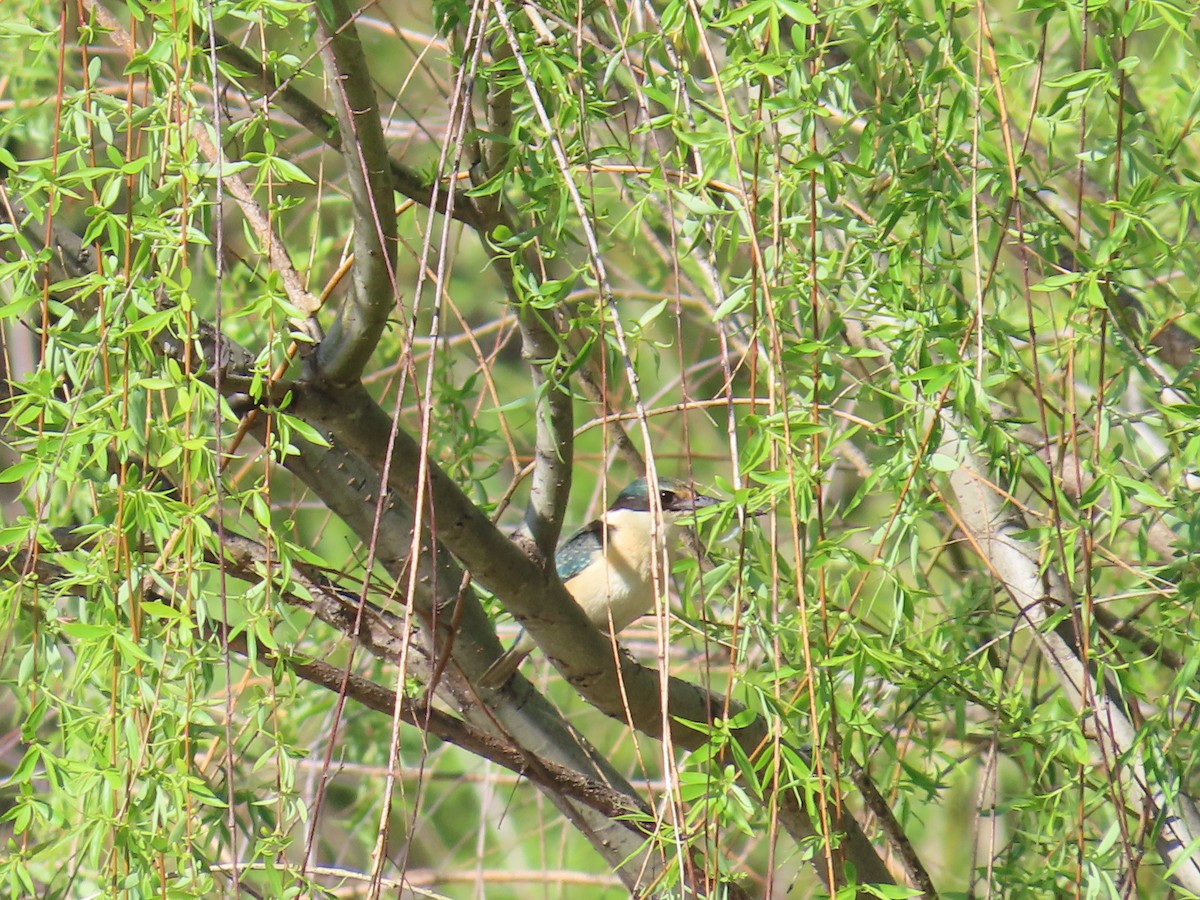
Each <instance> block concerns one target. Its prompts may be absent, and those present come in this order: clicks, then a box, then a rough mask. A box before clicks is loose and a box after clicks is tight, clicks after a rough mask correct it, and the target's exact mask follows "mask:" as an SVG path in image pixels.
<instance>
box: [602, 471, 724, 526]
mask: <svg viewBox="0 0 1200 900" xmlns="http://www.w3.org/2000/svg"><path fill="white" fill-rule="evenodd" d="M654 492H657V493H658V503H659V506H660V507H661V508H662V512H663V517H664V518H665V519H667V520H668V521H673V520H675V519H677V518H679V517H680V516H682V515H685V514H687V513H690V512H693V511H695V510H697V509H703V508H704V507H706V506H712V505H713V504H715V503H718V502H719V501H718V500H717V499H716V498H715V497H707V496H705V495H704V494H700V493H697V492H696V491H695V490H693V489H692V486H691V485H689V484H687V483H686V482H683V481H678V480H676V479H674V478H660V479H658V484H657V485H654V484H653V483H652V482H649V481H647V480H646V479H645V478H639V479H638V480H637V481H635V482H633V483H632V484H630V485H629V486H628V487H626V488H625V490H623V491H621V493H619V494H617V499H616V500H614V501H613V502H612V506H610V507H609V509H610V510H612V511H616V510H618V509H628V510H631V511H632V512H650V511H651V509H652V508H653V507H652V505H651V504H652V500H651V494H652V493H654Z"/></svg>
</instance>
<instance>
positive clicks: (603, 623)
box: [479, 478, 719, 689]
mask: <svg viewBox="0 0 1200 900" xmlns="http://www.w3.org/2000/svg"><path fill="white" fill-rule="evenodd" d="M654 489H655V490H657V492H658V503H659V507H660V508H661V509H662V522H661V523H660V524H659V526H658V530H657V537H658V546H657V548H656V547H655V546H654V544H653V543H652V536H653V535H654V534H655V532H654V530H653V528H654V512H653V510H652V507H651V496H652V495H651V491H652V488H651V482H649V481H647V480H646V479H645V478H639V479H637V480H636V481H634V482H633V483H632V484H630V485H629V486H628V487H626V488H625V489H624V490H623V491H621V493H619V494H617V498H616V499H615V500H614V501H613V502H612V505H611V506H609V508H608V509H607V510H606V511H605V512H604V514H603V515H602V516H600V518H598V519H595V520H594V521H592V522H590V523H589V524H587V525H585V526H584V527H583V528H581V529H580V530H579V531H577V532H575V534H573V535H571V537H569V538H567V540H566V541H564V542H563V544H562V545H561V546H560V547H559V548H558V551H557V552H556V553H555V568H556V569H557V571H558V577H559V578H561V579H562V582H563V584H564V585H565V586H566V588H567V590H568V591H569V592H570V594H571V596H572V597H573V598H574V599H575V602H576V603H578V604H579V606H580V607H581V608H582V609H583V611H584V613H586V614H587V617H588V619H590V620H591V622H592V624H593V625H595V626H596V627H597V628H599V629H601V630H602V631H605V632H609V633H611V634H616V633H617V632H619V631H621V629H623V628H624V627H625V626H626V625H628V624H629V623H631V622H632V621H634V620H635V619H638V618H640V617H641V616H642V615H644V614H645V613H647V612H649V611H650V610H651V609H652V608H653V607H654V586H653V574H652V573H653V570H654V566H655V565H656V564H657V560H659V559H661V558H662V551H663V549H664V548H665V547H667V546H669V545H670V543H671V542H673V540H674V539H675V538H676V537H677V536H678V532H679V526H678V525H677V524H676V522H677V521H678V520H679V519H680V518H681V517H683V516H684V515H686V514H687V513H690V512H693V511H695V510H697V509H703V508H704V507H706V506H712V505H713V504H714V503H717V502H719V501H718V500H716V499H715V498H714V497H707V496H705V495H704V494H699V493H697V492H696V491H694V490H693V489H692V488H691V486H690V485H688V484H686V483H685V482H682V481H678V480H676V479H674V478H661V479H659V480H658V481H657V483H656V485H655V488H654ZM656 551H657V552H656ZM610 627H611V631H610ZM536 646H537V645H536V644H535V643H534V641H533V638H532V637H530V636H529V633H528V632H526V631H525V630H524V629H522V631H521V633H520V634H519V635H518V636H517V640H516V642H515V643H514V644H513V645H512V646H511V647H510V648H509V649H508V650H507V651H505V652H504V654H502V655H501V656H500V658H499V659H497V660H496V661H495V662H494V663H492V665H491V666H490V667H489V668H488V669H487V671H485V672H484V673H483V675H481V676H480V678H479V684H480V686H481V687H485V688H493V689H494V688H499V687H502V686H503V685H505V684H507V683H508V680H509V679H510V678H512V676H513V675H514V674H515V673H516V671H517V669H518V668H519V667H520V665H521V663H522V662H524V660H525V657H527V656H528V655H529V654H530V653H532V652H533V649H534V648H535V647H536Z"/></svg>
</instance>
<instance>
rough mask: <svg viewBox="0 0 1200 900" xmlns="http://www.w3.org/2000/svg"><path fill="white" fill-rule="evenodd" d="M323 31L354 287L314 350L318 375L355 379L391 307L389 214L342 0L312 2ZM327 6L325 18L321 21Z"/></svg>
mask: <svg viewBox="0 0 1200 900" xmlns="http://www.w3.org/2000/svg"><path fill="white" fill-rule="evenodd" d="M314 9H315V10H316V12H317V16H318V21H319V22H320V25H321V32H322V35H323V37H324V40H323V41H322V47H321V58H322V60H323V61H324V63H325V70H326V71H327V72H328V73H329V77H330V80H331V82H332V87H333V89H332V92H331V93H332V96H333V102H334V109H335V110H336V112H337V119H338V124H339V126H340V127H341V133H342V157H343V158H344V160H345V163H346V181H347V184H348V189H349V193H350V199H351V202H352V205H353V210H354V276H353V280H354V291H353V293H352V294H351V297H350V298H349V299H348V300H347V301H346V302H345V303H344V304H343V305H342V307H341V309H340V311H339V314H338V317H337V319H336V320H335V321H334V323H333V326H332V327H331V328H330V329H329V333H328V334H327V335H326V336H325V339H324V340H323V341H322V342H321V346H320V348H319V349H318V351H317V353H316V355H315V363H316V369H317V372H318V377H319V378H320V379H322V380H324V381H327V382H329V383H332V384H335V385H336V384H349V383H351V382H354V381H357V380H358V378H359V377H360V376H361V375H362V372H363V369H364V368H366V365H367V362H368V361H369V360H370V358H371V354H372V353H373V352H374V350H375V346H376V344H378V343H379V338H380V336H381V335H382V334H383V329H384V326H385V325H386V324H387V319H388V316H389V315H390V314H391V312H392V310H393V309H394V308H395V306H396V300H397V297H396V287H395V282H396V215H395V210H394V208H393V200H392V179H391V166H390V161H389V159H388V154H387V145H386V144H385V143H384V139H383V123H382V122H381V121H380V118H379V107H378V105H377V104H376V102H375V85H374V83H373V82H372V80H371V72H370V69H369V68H368V66H367V61H366V58H365V57H364V55H363V49H362V44H361V42H360V41H359V39H358V32H357V30H356V29H355V26H354V20H353V16H352V15H351V13H350V10H349V8H348V7H347V5H346V3H345V0H327V2H325V3H319V4H314ZM325 10H328V12H329V15H330V16H332V21H326V20H325V13H324V12H323V11H325Z"/></svg>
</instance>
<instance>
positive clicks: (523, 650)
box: [479, 641, 533, 690]
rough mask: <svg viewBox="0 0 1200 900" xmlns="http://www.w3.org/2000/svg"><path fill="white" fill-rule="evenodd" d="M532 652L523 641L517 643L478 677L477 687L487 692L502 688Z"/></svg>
mask: <svg viewBox="0 0 1200 900" xmlns="http://www.w3.org/2000/svg"><path fill="white" fill-rule="evenodd" d="M531 643H532V642H531ZM532 650H533V648H532V647H526V646H524V641H517V642H516V643H515V644H513V645H512V646H511V647H509V648H508V650H506V651H505V652H504V653H503V654H502V655H501V656H500V658H499V659H497V660H496V661H495V662H494V663H492V664H491V665H490V666H488V669H487V671H486V672H484V673H483V674H482V675H480V676H479V686H480V687H483V688H488V689H489V690H495V689H496V688H498V687H503V686H504V685H505V684H507V683H508V679H510V678H512V677H513V675H515V674H516V672H517V669H519V668H520V667H521V663H523V662H524V661H525V657H527V656H528V655H529V654H530V653H531V652H532Z"/></svg>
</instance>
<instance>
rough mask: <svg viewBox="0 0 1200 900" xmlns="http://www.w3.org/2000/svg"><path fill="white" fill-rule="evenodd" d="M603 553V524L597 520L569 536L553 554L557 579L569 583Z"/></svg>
mask: <svg viewBox="0 0 1200 900" xmlns="http://www.w3.org/2000/svg"><path fill="white" fill-rule="evenodd" d="M603 552H604V523H603V522H601V521H600V520H599V519H597V520H596V521H594V522H592V523H591V524H590V525H585V526H584V527H583V528H581V529H579V531H577V532H575V533H574V534H573V535H571V536H570V537H569V538H567V540H566V541H565V542H563V544H562V546H561V547H559V548H558V552H557V553H556V554H555V557H554V563H555V568H556V569H558V577H559V578H561V579H562V580H563V581H564V582H565V581H570V580H571V579H572V578H574V577H575V576H576V575H578V574H579V573H580V572H582V571H583V570H584V569H586V568H587V567H588V566H589V565H590V564H591V562H592V560H594V559H595V558H596V557H598V556H599V555H600V554H601V553H603Z"/></svg>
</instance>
